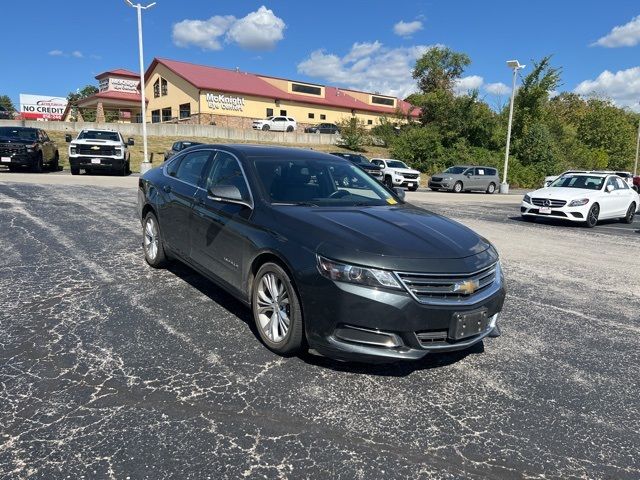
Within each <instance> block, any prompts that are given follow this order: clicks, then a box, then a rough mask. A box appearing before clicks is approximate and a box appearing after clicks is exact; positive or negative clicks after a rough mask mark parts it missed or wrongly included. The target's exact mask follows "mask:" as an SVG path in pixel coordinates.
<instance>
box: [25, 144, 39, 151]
mask: <svg viewBox="0 0 640 480" xmlns="http://www.w3.org/2000/svg"><path fill="white" fill-rule="evenodd" d="M36 146H37V145H36V144H35V143H34V144H33V145H27V152H33V151H34V150H35V149H36Z"/></svg>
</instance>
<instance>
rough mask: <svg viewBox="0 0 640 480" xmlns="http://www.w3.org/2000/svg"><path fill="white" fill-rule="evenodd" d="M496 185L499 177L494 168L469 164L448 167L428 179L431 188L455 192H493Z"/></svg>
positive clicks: (498, 182) (498, 183)
mask: <svg viewBox="0 0 640 480" xmlns="http://www.w3.org/2000/svg"><path fill="white" fill-rule="evenodd" d="M498 185H500V177H498V171H497V170H496V169H495V168H492V167H476V166H470V165H463V166H459V165H456V166H454V167H449V168H447V169H446V170H445V171H444V172H442V173H439V174H437V175H434V176H433V177H431V179H430V180H429V188H430V189H431V190H434V191H438V190H448V191H451V192H456V193H460V192H471V191H480V192H487V193H494V192H495V191H496V189H497V187H498Z"/></svg>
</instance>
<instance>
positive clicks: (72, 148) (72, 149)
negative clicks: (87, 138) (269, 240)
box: [69, 144, 77, 155]
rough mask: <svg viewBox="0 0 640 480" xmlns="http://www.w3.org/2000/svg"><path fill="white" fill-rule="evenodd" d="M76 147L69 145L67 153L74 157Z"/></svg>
mask: <svg viewBox="0 0 640 480" xmlns="http://www.w3.org/2000/svg"><path fill="white" fill-rule="evenodd" d="M76 147H77V145H73V144H72V145H69V153H71V155H75V154H76Z"/></svg>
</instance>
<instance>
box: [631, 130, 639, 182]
mask: <svg viewBox="0 0 640 480" xmlns="http://www.w3.org/2000/svg"><path fill="white" fill-rule="evenodd" d="M639 154H640V120H639V121H638V138H637V140H636V163H635V164H634V166H633V176H634V177H635V176H636V175H638V155H639Z"/></svg>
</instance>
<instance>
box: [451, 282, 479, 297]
mask: <svg viewBox="0 0 640 480" xmlns="http://www.w3.org/2000/svg"><path fill="white" fill-rule="evenodd" d="M478 288H480V282H478V280H465V281H464V282H457V283H454V284H453V293H462V294H463V295H471V294H472V293H473V292H475V291H476V290H477V289H478Z"/></svg>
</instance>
